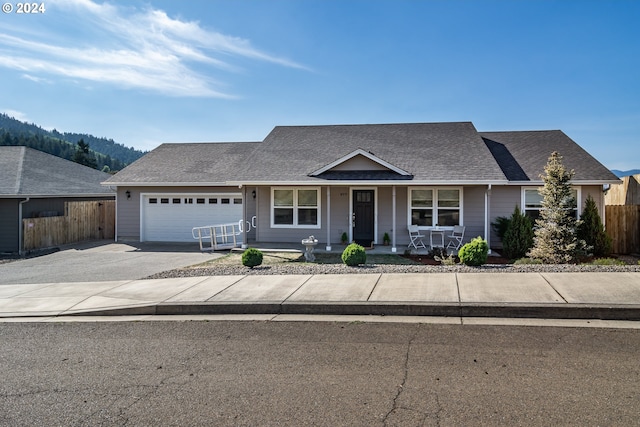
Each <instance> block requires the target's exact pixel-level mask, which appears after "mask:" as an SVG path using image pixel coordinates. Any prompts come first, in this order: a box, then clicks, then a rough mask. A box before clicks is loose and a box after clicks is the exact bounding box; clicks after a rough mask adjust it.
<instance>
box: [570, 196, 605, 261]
mask: <svg viewBox="0 0 640 427" xmlns="http://www.w3.org/2000/svg"><path fill="white" fill-rule="evenodd" d="M577 235H578V239H582V240H584V241H585V242H586V243H587V245H588V246H590V247H591V252H592V253H593V255H594V256H596V257H608V256H609V255H610V254H611V247H612V245H613V242H612V240H611V237H609V236H608V235H607V233H605V231H604V226H603V225H602V219H600V214H598V207H597V206H596V202H595V200H593V197H591V194H589V196H588V197H587V200H586V201H585V204H584V211H582V215H580V224H578V230H577Z"/></svg>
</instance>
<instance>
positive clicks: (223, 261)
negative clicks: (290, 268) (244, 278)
mask: <svg viewBox="0 0 640 427" xmlns="http://www.w3.org/2000/svg"><path fill="white" fill-rule="evenodd" d="M262 255H263V258H262V265H275V264H287V263H296V262H301V263H306V261H305V259H304V254H302V253H297V252H263V253H262ZM314 255H315V256H316V260H315V262H313V263H310V264H342V259H341V258H340V255H341V254H340V253H334V252H331V253H318V252H314ZM366 264H387V265H407V264H409V265H413V264H420V263H418V262H415V261H412V260H410V259H407V258H403V257H401V256H399V255H393V254H367V262H366ZM222 265H242V252H231V253H230V254H228V255H225V256H222V257H220V258H216V259H214V260H211V261H207V262H204V263H202V264H198V265H195V266H193V267H194V268H208V267H215V266H222Z"/></svg>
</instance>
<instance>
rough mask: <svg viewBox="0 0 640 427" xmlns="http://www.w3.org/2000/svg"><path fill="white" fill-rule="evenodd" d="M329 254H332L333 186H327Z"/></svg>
mask: <svg viewBox="0 0 640 427" xmlns="http://www.w3.org/2000/svg"><path fill="white" fill-rule="evenodd" d="M325 250H326V251H327V252H331V186H328V185H327V246H326V247H325Z"/></svg>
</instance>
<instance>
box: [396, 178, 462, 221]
mask: <svg viewBox="0 0 640 427" xmlns="http://www.w3.org/2000/svg"><path fill="white" fill-rule="evenodd" d="M412 190H431V191H433V206H432V207H431V209H432V210H433V221H436V220H437V218H438V214H437V212H438V190H458V191H459V192H460V206H459V207H458V211H459V212H460V215H459V217H460V221H459V222H460V224H457V225H464V187H458V186H445V185H439V186H430V187H425V186H409V187H407V226H409V225H411V191H412ZM433 221H432V224H431V225H421V226H419V227H418V228H419V229H420V230H428V229H430V228H433V226H434V224H433ZM440 228H444V229H445V230H448V229H453V226H441V227H440Z"/></svg>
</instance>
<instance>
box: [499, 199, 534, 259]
mask: <svg viewBox="0 0 640 427" xmlns="http://www.w3.org/2000/svg"><path fill="white" fill-rule="evenodd" d="M532 246H533V224H532V223H531V218H529V217H528V216H526V215H525V214H524V213H522V212H521V211H520V208H519V207H518V206H517V205H516V207H515V209H514V211H513V214H511V218H509V221H508V226H507V231H505V233H504V239H503V240H502V249H503V254H504V256H505V257H507V258H509V259H519V258H522V257H524V256H525V255H526V254H527V252H528V251H529V249H531V247H532Z"/></svg>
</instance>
